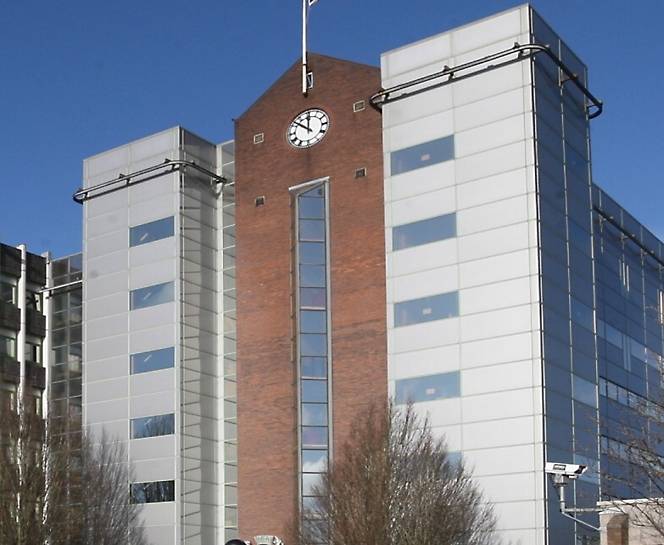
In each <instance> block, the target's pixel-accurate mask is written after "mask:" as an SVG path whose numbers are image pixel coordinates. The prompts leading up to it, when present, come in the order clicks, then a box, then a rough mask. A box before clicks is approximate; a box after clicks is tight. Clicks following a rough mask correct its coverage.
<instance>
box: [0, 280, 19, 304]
mask: <svg viewBox="0 0 664 545" xmlns="http://www.w3.org/2000/svg"><path fill="white" fill-rule="evenodd" d="M0 303H9V304H10V305H15V304H16V286H12V285H11V284H7V283H6V282H0Z"/></svg>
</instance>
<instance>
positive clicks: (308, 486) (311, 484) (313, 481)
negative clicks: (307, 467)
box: [302, 473, 320, 496]
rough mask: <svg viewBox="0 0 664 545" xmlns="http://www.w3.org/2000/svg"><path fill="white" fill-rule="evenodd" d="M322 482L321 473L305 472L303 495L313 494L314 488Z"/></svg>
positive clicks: (303, 476)
mask: <svg viewBox="0 0 664 545" xmlns="http://www.w3.org/2000/svg"><path fill="white" fill-rule="evenodd" d="M319 484H320V475H319V474H317V473H305V474H304V475H302V495H304V496H311V495H312V494H313V493H314V489H315V488H316V487H317V486H318V485H319Z"/></svg>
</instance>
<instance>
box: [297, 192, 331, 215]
mask: <svg viewBox="0 0 664 545" xmlns="http://www.w3.org/2000/svg"><path fill="white" fill-rule="evenodd" d="M307 195H308V193H307ZM297 202H298V214H299V216H300V218H310V219H323V218H324V217H325V201H324V200H323V199H322V198H307V197H300V198H299V199H298V201H297Z"/></svg>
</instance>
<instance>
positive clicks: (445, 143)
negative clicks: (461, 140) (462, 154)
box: [390, 136, 454, 176]
mask: <svg viewBox="0 0 664 545" xmlns="http://www.w3.org/2000/svg"><path fill="white" fill-rule="evenodd" d="M450 159H454V136H446V137H444V138H439V139H438V140H432V141H431V142H425V143H424V144H418V145H417V146H412V147H410V148H405V149H402V150H399V151H395V152H393V153H392V155H391V157H390V161H391V165H392V176H394V175H395V174H401V173H403V172H408V171H411V170H415V169H418V168H422V167H427V166H429V165H435V164H436V163H442V162H443V161H449V160H450Z"/></svg>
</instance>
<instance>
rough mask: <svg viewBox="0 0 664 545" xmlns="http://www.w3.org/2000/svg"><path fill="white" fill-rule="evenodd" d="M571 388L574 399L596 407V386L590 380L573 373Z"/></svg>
mask: <svg viewBox="0 0 664 545" xmlns="http://www.w3.org/2000/svg"><path fill="white" fill-rule="evenodd" d="M572 386H573V388H574V391H573V393H572V397H573V398H574V399H575V400H576V401H580V402H581V403H585V404H586V405H590V406H592V407H597V388H596V386H595V384H593V383H592V382H590V381H588V380H585V379H583V378H581V377H578V376H576V375H573V385H572Z"/></svg>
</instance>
